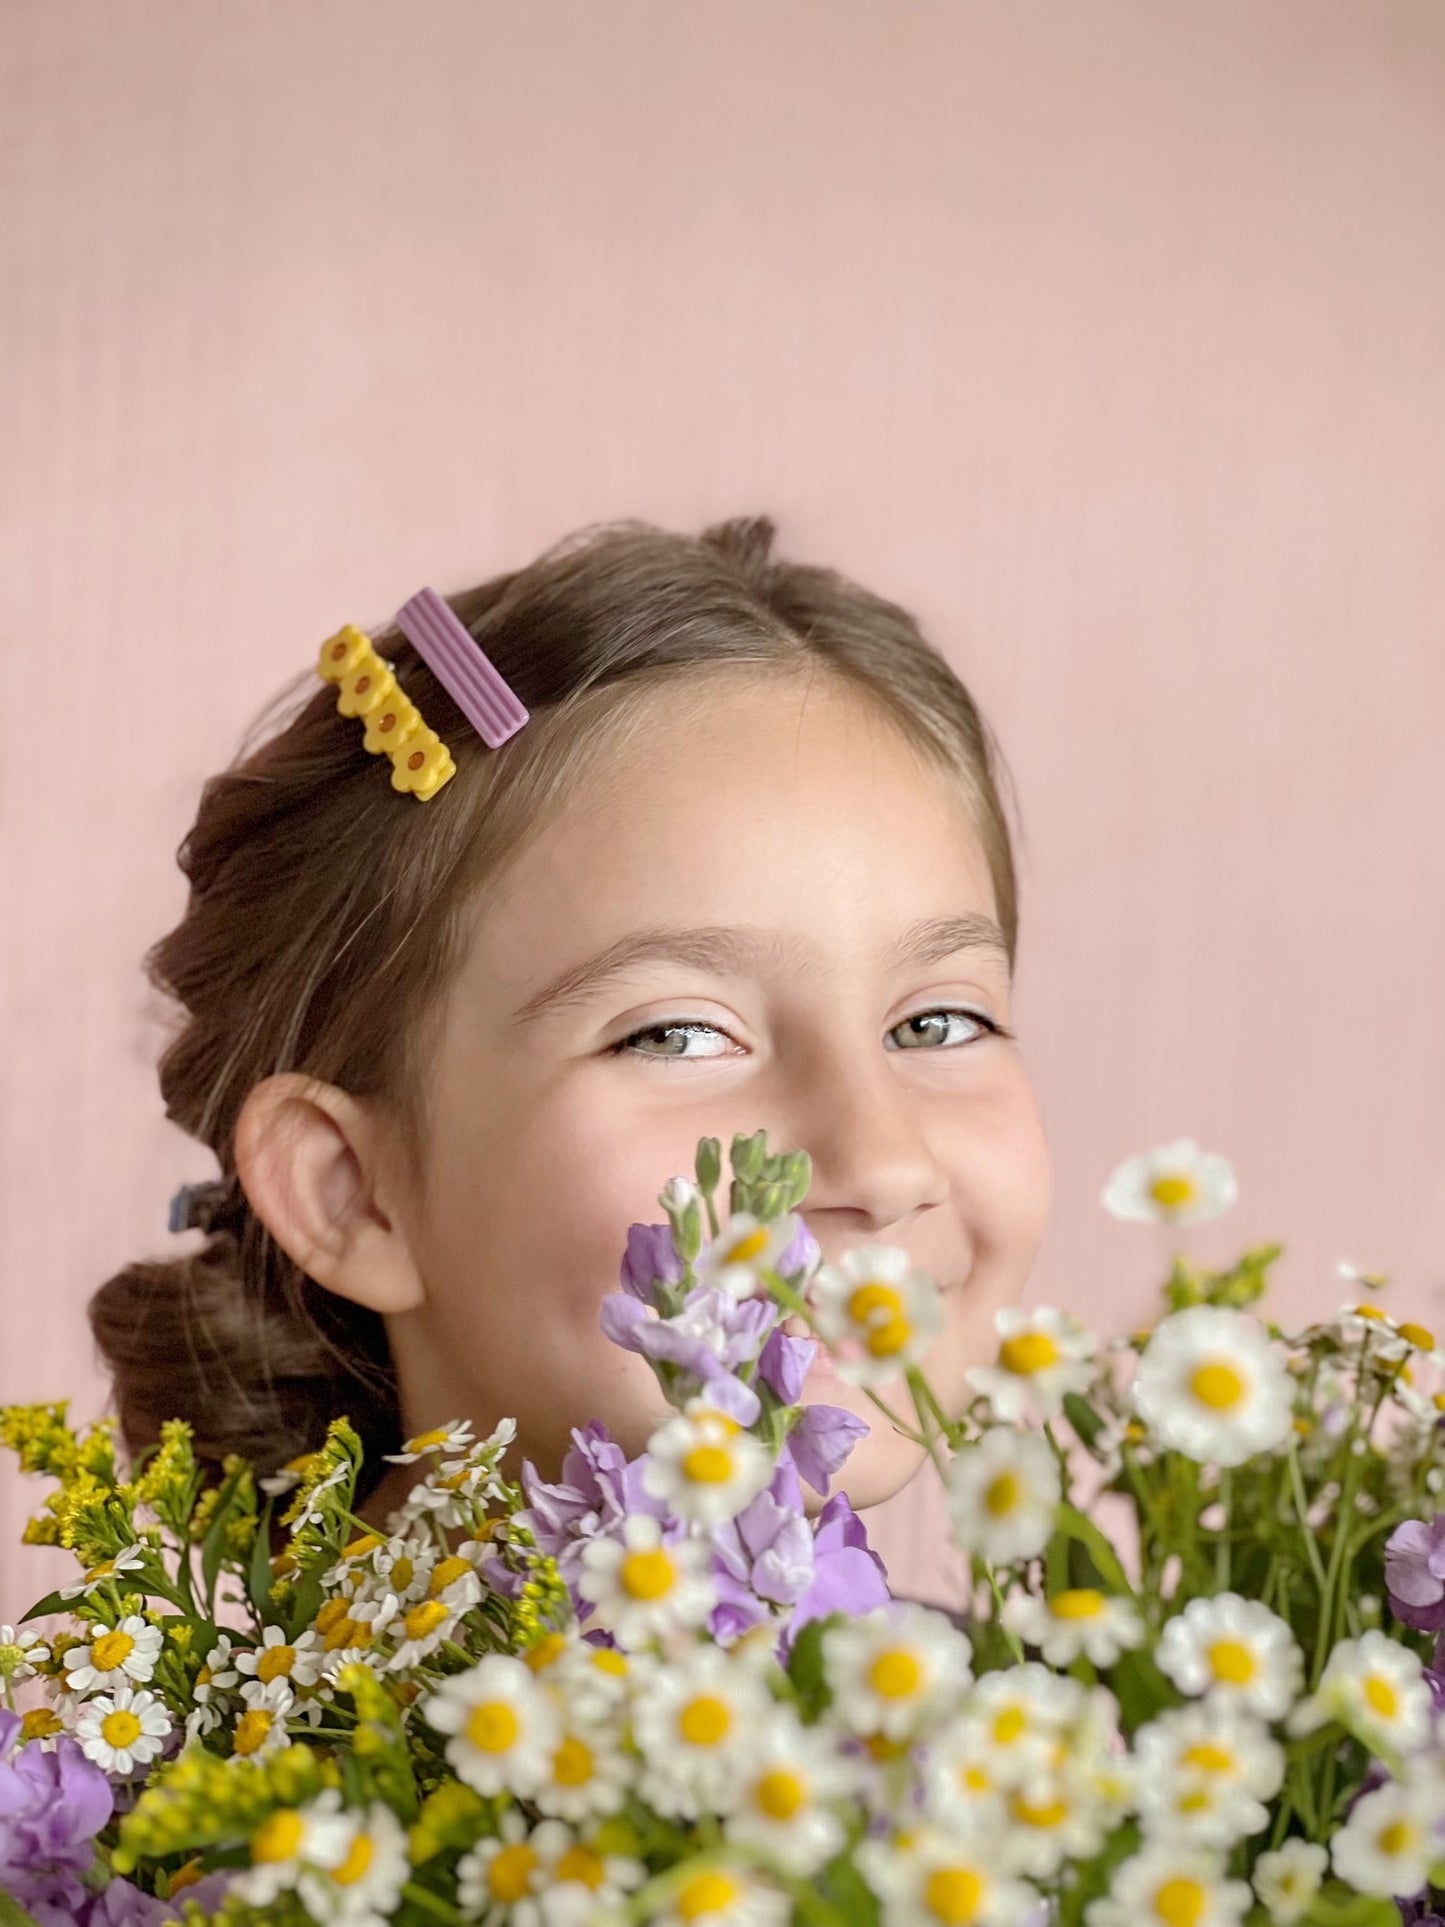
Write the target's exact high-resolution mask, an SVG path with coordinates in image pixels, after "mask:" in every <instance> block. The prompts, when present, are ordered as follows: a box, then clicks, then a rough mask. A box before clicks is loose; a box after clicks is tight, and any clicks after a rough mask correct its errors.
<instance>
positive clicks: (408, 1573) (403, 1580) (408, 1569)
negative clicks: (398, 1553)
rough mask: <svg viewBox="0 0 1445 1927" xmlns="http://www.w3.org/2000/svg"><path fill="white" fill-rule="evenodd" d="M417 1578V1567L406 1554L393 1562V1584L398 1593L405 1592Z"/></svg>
mask: <svg viewBox="0 0 1445 1927" xmlns="http://www.w3.org/2000/svg"><path fill="white" fill-rule="evenodd" d="M415 1577H416V1566H415V1564H414V1562H413V1561H412V1560H410V1559H408V1558H407V1557H406V1555H405V1554H403V1555H402V1557H401V1558H400V1559H393V1560H392V1562H391V1583H392V1586H393V1588H394V1589H395V1590H396V1591H397V1592H405V1591H406V1589H407V1587H408V1586H409V1585H410V1584H411V1582H412V1580H413V1579H415Z"/></svg>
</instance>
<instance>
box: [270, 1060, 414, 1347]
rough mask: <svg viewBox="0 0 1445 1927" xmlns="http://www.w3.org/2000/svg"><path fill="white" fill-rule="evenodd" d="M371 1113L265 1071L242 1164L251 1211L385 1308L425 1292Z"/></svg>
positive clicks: (302, 1080)
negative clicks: (398, 1208)
mask: <svg viewBox="0 0 1445 1927" xmlns="http://www.w3.org/2000/svg"><path fill="white" fill-rule="evenodd" d="M386 1148H387V1144H386V1137H385V1134H384V1131H383V1129H382V1126H381V1124H380V1122H379V1120H378V1119H377V1118H376V1116H375V1115H374V1114H373V1113H372V1111H371V1110H370V1109H369V1108H368V1107H367V1106H366V1105H364V1104H362V1103H361V1102H359V1101H358V1100H357V1099H356V1098H354V1097H352V1096H350V1095H349V1093H348V1092H346V1091H343V1090H340V1089H338V1088H337V1086H336V1085H334V1084H323V1083H321V1082H320V1081H319V1080H318V1079H316V1078H313V1077H304V1076H302V1075H301V1074H300V1073H299V1072H294V1071H283V1072H278V1073H277V1074H276V1075H275V1076H273V1077H266V1078H263V1079H262V1080H261V1082H260V1083H259V1084H257V1085H255V1086H253V1088H252V1089H251V1090H250V1091H249V1092H248V1093H247V1096H246V1101H245V1103H244V1104H243V1105H242V1106H241V1114H240V1116H239V1117H238V1118H237V1120H236V1169H237V1173H238V1175H239V1176H240V1179H241V1183H242V1185H243V1187H244V1188H245V1192H246V1196H247V1198H248V1200H249V1201H250V1205H251V1209H252V1210H253V1211H254V1212H255V1213H256V1215H257V1216H258V1217H259V1218H260V1219H261V1221H262V1222H263V1223H264V1224H265V1226H266V1228H267V1230H268V1231H269V1232H270V1233H271V1236H272V1237H273V1238H274V1239H275V1240H276V1242H277V1244H279V1245H280V1246H281V1248H282V1250H283V1251H285V1252H286V1253H287V1255H288V1256H289V1257H290V1258H291V1259H292V1260H293V1261H294V1262H295V1263H296V1264H298V1265H299V1266H300V1267H301V1269H302V1270H303V1271H304V1272H305V1273H306V1274H307V1276H308V1277H310V1278H314V1279H315V1280H316V1282H317V1284H319V1285H324V1286H325V1287H326V1289H327V1290H328V1291H334V1292H336V1293H337V1295H338V1296H339V1297H342V1298H349V1299H351V1300H352V1302H353V1303H355V1304H358V1305H365V1306H366V1307H367V1309H368V1310H370V1311H376V1312H403V1311H413V1310H415V1309H416V1307H417V1306H418V1305H420V1304H421V1303H422V1302H423V1300H424V1299H425V1297H426V1293H425V1290H424V1288H423V1286H422V1281H421V1275H420V1273H419V1272H418V1270H417V1267H416V1264H415V1262H414V1260H413V1257H412V1252H411V1247H410V1245H409V1243H408V1241H407V1237H406V1233H405V1230H404V1229H403V1226H402V1222H401V1217H400V1215H399V1212H398V1210H397V1204H398V1199H397V1197H396V1195H395V1193H394V1190H393V1188H392V1185H391V1183H390V1180H389V1170H390V1167H389V1166H388V1165H387V1164H386V1160H385V1151H386Z"/></svg>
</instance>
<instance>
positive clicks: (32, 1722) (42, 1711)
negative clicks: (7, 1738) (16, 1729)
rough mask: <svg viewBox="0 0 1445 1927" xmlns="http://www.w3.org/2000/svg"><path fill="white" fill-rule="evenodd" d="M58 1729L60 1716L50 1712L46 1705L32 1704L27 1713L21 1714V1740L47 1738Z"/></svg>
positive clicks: (59, 1728)
mask: <svg viewBox="0 0 1445 1927" xmlns="http://www.w3.org/2000/svg"><path fill="white" fill-rule="evenodd" d="M60 1730H61V1727H60V1716H59V1714H58V1713H52V1712H51V1710H50V1708H49V1707H48V1706H32V1707H31V1709H30V1711H29V1712H28V1713H24V1714H22V1715H21V1718H20V1737H21V1739H22V1740H48V1739H49V1738H50V1736H51V1734H52V1733H58V1732H59V1731H60Z"/></svg>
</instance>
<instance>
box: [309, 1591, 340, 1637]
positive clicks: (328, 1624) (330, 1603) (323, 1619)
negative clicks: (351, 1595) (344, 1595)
mask: <svg viewBox="0 0 1445 1927" xmlns="http://www.w3.org/2000/svg"><path fill="white" fill-rule="evenodd" d="M346 1607H347V1601H346V1600H344V1599H328V1600H327V1602H326V1604H325V1605H324V1606H323V1607H322V1608H321V1610H320V1611H319V1612H318V1613H317V1615H316V1630H317V1632H318V1633H320V1635H321V1637H322V1638H323V1639H324V1638H325V1637H326V1635H327V1634H328V1633H329V1632H330V1631H331V1628H332V1627H333V1626H334V1625H335V1624H336V1622H337V1620H338V1619H345V1617H346Z"/></svg>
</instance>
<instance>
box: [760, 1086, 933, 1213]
mask: <svg viewBox="0 0 1445 1927" xmlns="http://www.w3.org/2000/svg"><path fill="white" fill-rule="evenodd" d="M793 1077H794V1081H793V1083H792V1084H791V1085H790V1087H789V1089H788V1090H787V1091H786V1093H784V1094H783V1095H782V1096H781V1098H780V1101H779V1104H778V1106H777V1112H778V1113H780V1114H779V1115H777V1116H776V1124H775V1125H774V1124H773V1123H770V1125H769V1130H768V1138H769V1142H770V1143H777V1144H780V1145H782V1144H786V1145H788V1146H789V1147H797V1148H800V1149H802V1150H805V1151H807V1153H808V1154H809V1156H810V1157H811V1158H812V1161H813V1182H812V1185H811V1187H810V1189H809V1192H808V1196H807V1197H806V1198H805V1199H804V1200H803V1203H802V1205H801V1206H800V1207H799V1209H800V1210H801V1212H802V1215H803V1217H804V1218H806V1219H807V1220H808V1222H809V1225H810V1228H812V1229H813V1230H814V1233H815V1235H817V1236H818V1237H819V1239H820V1242H823V1243H824V1245H825V1250H826V1234H825V1233H824V1232H823V1231H821V1230H820V1229H819V1227H817V1226H815V1225H813V1222H812V1220H813V1214H814V1213H815V1212H825V1211H847V1212H848V1213H850V1214H851V1215H852V1217H853V1218H854V1220H855V1221H856V1224H855V1238H854V1239H853V1240H850V1242H856V1241H861V1239H863V1238H871V1237H876V1236H878V1235H880V1234H881V1233H882V1232H883V1231H884V1230H886V1228H887V1227H889V1226H890V1225H897V1224H901V1223H904V1222H905V1221H907V1220H908V1219H910V1218H912V1217H913V1216H914V1215H915V1214H916V1213H917V1212H919V1211H921V1210H924V1209H926V1208H927V1207H928V1206H929V1205H936V1204H942V1203H943V1202H944V1201H945V1199H946V1198H947V1196H948V1173H947V1170H946V1168H945V1166H944V1165H943V1163H942V1162H941V1161H940V1159H939V1157H938V1155H937V1153H936V1151H935V1149H934V1145H933V1142H932V1138H931V1136H930V1129H929V1124H930V1120H929V1115H928V1107H927V1104H926V1102H925V1101H924V1099H922V1098H921V1097H920V1096H919V1095H918V1094H917V1093H916V1092H913V1091H910V1090H909V1089H908V1088H907V1086H906V1083H905V1081H904V1080H903V1079H902V1078H900V1077H899V1076H898V1075H897V1074H896V1072H895V1071H894V1070H893V1068H892V1066H891V1065H890V1064H889V1063H888V1062H887V1061H885V1060H884V1059H883V1058H882V1057H881V1056H880V1057H879V1058H877V1059H876V1060H875V1061H873V1062H860V1061H859V1059H858V1057H857V1056H856V1055H852V1056H846V1057H845V1056H844V1055H842V1054H838V1055H832V1056H829V1057H827V1058H822V1057H815V1058H812V1059H810V1060H809V1062H808V1065H807V1066H806V1068H800V1069H799V1070H798V1071H796V1072H795V1073H794V1074H793ZM753 1128H754V1129H756V1128H757V1127H756V1125H755V1126H754V1127H753Z"/></svg>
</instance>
